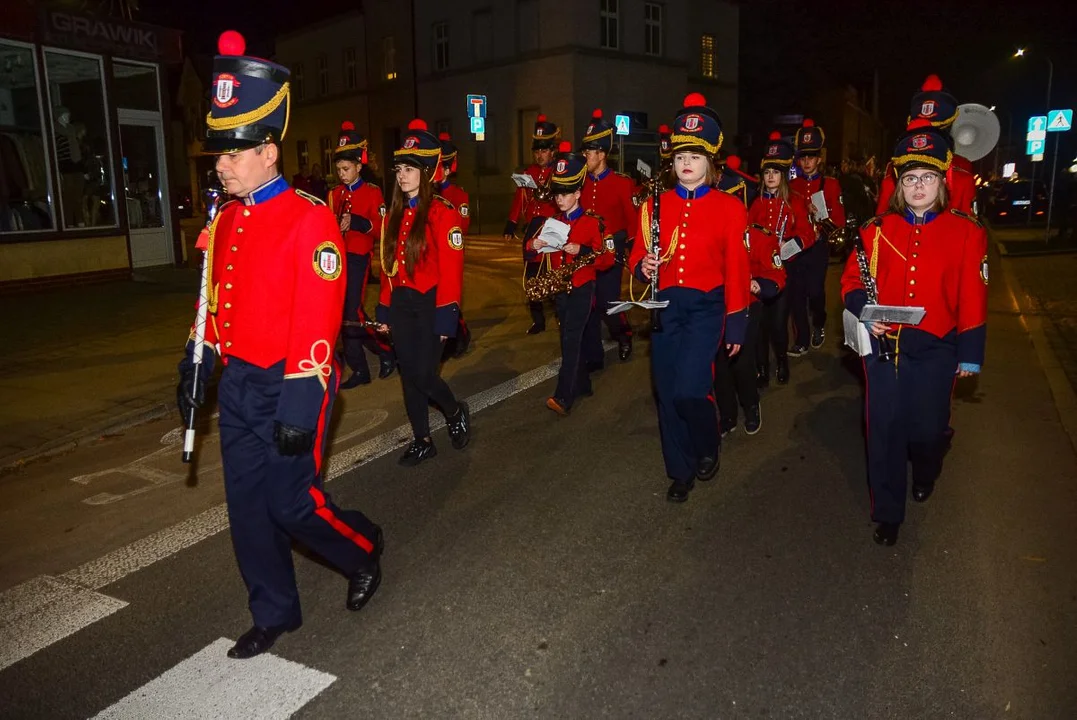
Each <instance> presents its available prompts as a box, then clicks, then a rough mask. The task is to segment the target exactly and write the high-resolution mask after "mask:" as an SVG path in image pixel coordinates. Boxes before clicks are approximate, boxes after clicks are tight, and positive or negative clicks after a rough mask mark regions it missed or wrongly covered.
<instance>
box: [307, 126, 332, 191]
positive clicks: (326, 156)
mask: <svg viewBox="0 0 1077 720" xmlns="http://www.w3.org/2000/svg"><path fill="white" fill-rule="evenodd" d="M318 143H319V145H321V149H322V166H321V167H320V168H318V166H315V168H317V169H318V173H316V174H317V175H320V176H321V179H322V180H324V179H325V174H326V173H328V172H330V170H331V169H332V168H333V150H334V149H335V148H334V147H333V141H332V140H331V139H330V138H329V137H328V136H326V135H322V137H321V139H320V140H319V141H318ZM311 174H315V173H313V168H312V173H311Z"/></svg>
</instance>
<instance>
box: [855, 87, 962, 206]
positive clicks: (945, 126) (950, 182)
mask: <svg viewBox="0 0 1077 720" xmlns="http://www.w3.org/2000/svg"><path fill="white" fill-rule="evenodd" d="M957 107H958V106H957V99H956V98H954V96H953V95H951V94H950V93H948V92H946V91H945V90H943V88H942V80H940V79H939V76H938V75H928V76H927V79H926V80H924V84H923V85H922V86H921V87H920V92H918V93H916V94H915V95H913V96H912V102H911V103H910V106H909V122H912V121H913V120H927V121H928V122H929V123H930V124H931V126H932V127H933V128H935V129H936V130H938V131H940V132H941V133H942V135H943V137H944V138H946V141H947V142H948V143H949V144H950V150H951V151H952V150H953V149H954V140H953V138H952V137H951V136H950V127H951V126H952V125H953V124H954V121H955V120H957ZM895 177H896V173H895V172H894V169H893V168H892V167H890V166H889V165H888V166H887V168H886V172H885V173H884V174H883V181H882V183H881V184H880V186H879V199H878V204H877V206H876V212H878V213H879V214H882V213H884V212H887V211H888V210H889V209H890V198H891V197H893V195H894V191H895V189H896V188H897V186H896V184H895ZM946 188H947V192H948V197H949V203H950V205H949V206H950V207H951V208H953V209H955V210H960V211H961V212H963V213H965V214H968V215H971V214H973V213H974V212H975V208H974V203H975V202H976V174H975V172H974V170H973V167H972V163H971V162H970V161H969V160H967V159H966V158H963V157H961V156H960V155H957V154H954V156H953V162H952V163H951V164H950V169H949V170H948V171H947V173H946Z"/></svg>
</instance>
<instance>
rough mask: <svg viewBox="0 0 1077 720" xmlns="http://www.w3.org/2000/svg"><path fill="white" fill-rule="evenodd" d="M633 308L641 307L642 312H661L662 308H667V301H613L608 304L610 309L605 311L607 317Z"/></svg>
mask: <svg viewBox="0 0 1077 720" xmlns="http://www.w3.org/2000/svg"><path fill="white" fill-rule="evenodd" d="M633 307H641V308H643V309H644V310H661V309H662V308H664V307H669V300H621V301H617V300H613V301H611V302H610V309H609V310H607V311H606V314H607V315H616V314H617V313H622V312H625V311H627V310H631V309H632V308H633Z"/></svg>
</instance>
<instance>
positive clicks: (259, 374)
mask: <svg viewBox="0 0 1077 720" xmlns="http://www.w3.org/2000/svg"><path fill="white" fill-rule="evenodd" d="M283 382H284V380H283V363H278V364H277V365H274V366H273V367H271V368H269V369H262V368H259V367H257V366H255V365H251V364H250V363H246V362H244V361H243V360H239V359H237V358H231V359H229V361H228V365H226V366H225V369H224V373H223V374H222V375H221V382H220V385H219V386H218V389H217V398H218V404H219V406H220V412H221V417H220V429H221V456H222V459H223V461H224V490H225V497H226V500H227V504H228V519H229V522H230V523H231V533H232V546H233V547H234V548H235V553H236V560H237V562H238V563H239V572H240V574H241V575H242V576H243V582H244V583H246V585H247V593H248V599H249V605H250V610H251V615H252V616H253V617H254V624H255V625H259V626H261V627H274V626H277V625H288V624H292V623H298V622H300V621H301V620H302V616H301V613H300V608H299V592H298V590H297V589H296V585H295V569H294V567H293V565H292V546H291V541H292V540H293V539H294V540H296V541H298V542H300V543H302V544H303V545H305V546H307V547H308V548H310V549H311V550H313V551H314V552H316V553H318V554H319V555H321V556H322V557H323V558H325V559H326V560H327V561H329V563H330V564H332V565H334V566H336V568H337V569H338V570H340V571H341V572H342V573H344V574H345V575H351V574H352V573H354V572H356V571H357V570H359V569H361V568H363V567H366V566H368V565H369V564H370V563H371V562H372V559H371V553H372V552H373V550H374V545H373V543H374V536H375V529H376V528H375V526H374V524H373V523H372V522H371V521H370V520H369V519H367V517H366V516H365V515H363V513H361V512H359V511H357V510H342V509H341V508H338V507H337V506H336V505H334V504H333V502H332V500H330V498H329V496H328V495H327V494H326V493H325V492H323V491H322V478H321V458H322V455H323V454H324V452H325V440H326V431H327V429H328V425H329V418H330V415H331V413H332V410H333V396H334V395H335V394H336V388H337V386H338V385H339V384H340V377H339V375H338V374H337V371H336V368H334V369H333V374H332V375H331V376H330V378H329V388H330V390H331V392H329V393H328V394H327V395H326V399H325V402H324V406H323V408H322V413H321V420H320V422H319V427H318V428H317V434H316V436H315V444H314V451H313V452H312V453H310V454H307V455H300V456H294V457H289V456H284V455H281V454H280V453H279V452H277V445H276V443H275V442H273V417H274V415H275V414H276V411H277V401H278V399H279V398H280V392H281V385H282V384H283Z"/></svg>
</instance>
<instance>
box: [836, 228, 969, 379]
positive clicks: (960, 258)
mask: <svg viewBox="0 0 1077 720" xmlns="http://www.w3.org/2000/svg"><path fill="white" fill-rule="evenodd" d="M926 220H927V222H924V223H922V224H914V223H913V220H912V216H911V214H910V215H908V216H907V217H903V216H901V215H898V214H896V213H886V214H884V215H879V216H877V217H875V218H873V219H872V220H869V221H868V222H867V223H865V224H864V226H863V227H862V228H861V230H860V237H861V238H862V239H863V241H864V251H865V254H866V256H867V258H868V261H869V264H870V267H871V272H872V275H873V276H874V277H875V283H876V286H877V289H878V301H879V303H880V304H882V305H907V306H912V307H923V308H925V309H926V311H927V312H926V314H925V315H924V319H923V320H921V321H920V324H919V325H917V326H916V327H915V330H917V331H922V332H925V333H929V334H930V335H933V336H934V337H936V338H942V337H945V336H946V335H948V334H950V333H953V332H956V336H957V340H956V342H957V360H958V362H959V363H973V364H976V365H982V364H983V360H984V348H985V344H986V341H987V331H986V327H987V326H986V323H987V278H988V274H987V232H986V231H985V230H984V228H983V226H981V225H980V224H979V223H978V222H977V221H975V220H974V219H972V218H971V217H970V216H968V215H966V214H965V213H962V212H961V211H958V210H947V211H945V212H943V213H941V214H939V215H934V214H933V213H929V214H928V215H927V216H926ZM841 294H842V297H843V298H844V299H845V306H846V307H847V308H848V309H849V310H850V311H851V312H853V313H855V314H856V315H857V317H859V316H860V311H861V310H862V309H863V307H864V304H865V302H866V301H867V295H866V294H865V292H864V285H863V283H862V282H861V278H860V268H859V265H858V263H857V256H856V253H853V254H851V255H850V256H849V261H848V262H847V263H846V266H845V272H844V273H843V274H842V276H841ZM898 327H900V326H898ZM909 329H910V330H912V329H914V328H909ZM900 337H901V336H899V342H898V351H899V352H900V350H901V340H900Z"/></svg>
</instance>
